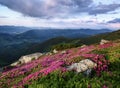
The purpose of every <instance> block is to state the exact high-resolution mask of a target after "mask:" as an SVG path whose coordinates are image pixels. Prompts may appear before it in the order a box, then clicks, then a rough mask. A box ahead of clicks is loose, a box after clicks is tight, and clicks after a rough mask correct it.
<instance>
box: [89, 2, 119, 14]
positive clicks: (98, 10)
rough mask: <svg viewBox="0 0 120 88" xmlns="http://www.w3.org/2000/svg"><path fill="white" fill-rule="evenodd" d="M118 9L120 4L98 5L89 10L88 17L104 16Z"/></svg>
mask: <svg viewBox="0 0 120 88" xmlns="http://www.w3.org/2000/svg"><path fill="white" fill-rule="evenodd" d="M118 8H120V4H109V5H103V4H100V5H98V6H95V7H92V8H91V9H90V10H89V14H90V15H97V14H104V13H107V12H111V11H115V10H116V9H118Z"/></svg>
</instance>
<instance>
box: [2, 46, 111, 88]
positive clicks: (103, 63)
mask: <svg viewBox="0 0 120 88" xmlns="http://www.w3.org/2000/svg"><path fill="white" fill-rule="evenodd" d="M110 46H111V44H107V45H99V47H102V48H107V47H110ZM95 49H97V48H96V47H95V46H86V47H83V48H73V49H69V50H66V52H64V53H61V52H59V53H57V54H54V55H45V56H43V57H41V58H39V59H36V60H33V61H31V62H29V63H26V64H23V65H21V66H18V67H17V68H14V69H11V70H9V71H6V72H3V73H2V75H1V76H0V79H4V78H5V79H6V81H4V82H3V81H0V86H1V85H2V84H4V83H7V82H8V81H14V78H16V77H18V76H20V75H24V76H25V78H23V79H21V80H20V82H19V83H18V84H15V86H14V88H17V86H18V87H19V86H23V85H24V84H26V83H29V81H30V80H36V79H37V78H39V77H41V76H44V75H48V74H49V73H51V72H53V71H55V70H60V71H63V72H64V71H66V68H65V67H64V66H63V65H70V64H72V63H73V61H74V60H75V58H77V57H81V56H82V57H83V58H91V59H92V60H93V61H94V62H95V63H97V67H95V70H96V73H97V74H100V72H101V71H105V70H108V61H107V60H106V59H105V57H104V55H97V54H88V53H90V52H91V51H92V50H95ZM38 68H39V69H38ZM32 70H34V72H32ZM25 73H27V74H25ZM11 78H13V79H11ZM1 82H2V83H1Z"/></svg>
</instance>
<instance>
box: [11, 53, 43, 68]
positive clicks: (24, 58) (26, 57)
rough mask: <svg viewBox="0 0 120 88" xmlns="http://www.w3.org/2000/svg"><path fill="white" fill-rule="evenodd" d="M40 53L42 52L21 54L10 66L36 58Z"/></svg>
mask: <svg viewBox="0 0 120 88" xmlns="http://www.w3.org/2000/svg"><path fill="white" fill-rule="evenodd" d="M42 55H43V54H42V53H33V54H29V55H25V56H21V57H20V59H19V60H18V61H16V62H14V63H12V64H11V65H10V66H17V65H21V64H24V63H28V62H31V61H32V60H33V59H38V58H39V57H40V56H42Z"/></svg>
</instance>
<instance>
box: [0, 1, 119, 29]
mask: <svg viewBox="0 0 120 88" xmlns="http://www.w3.org/2000/svg"><path fill="white" fill-rule="evenodd" d="M0 25H14V26H26V27H50V28H63V29H65V28H71V29H72V28H75V29H78V28H92V29H102V28H109V29H114V30H117V29H120V0H0Z"/></svg>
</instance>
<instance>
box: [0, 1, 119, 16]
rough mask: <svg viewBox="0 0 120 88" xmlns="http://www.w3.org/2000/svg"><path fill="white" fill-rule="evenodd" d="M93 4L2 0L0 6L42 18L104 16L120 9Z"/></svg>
mask: <svg viewBox="0 0 120 88" xmlns="http://www.w3.org/2000/svg"><path fill="white" fill-rule="evenodd" d="M93 3H94V2H93V0H0V4H1V5H3V6H6V7H8V8H9V9H12V10H14V11H17V12H20V13H22V14H23V15H26V16H31V17H40V18H52V17H67V16H68V15H78V14H80V13H88V14H89V15H96V14H104V13H107V12H110V11H114V10H116V9H118V8H119V7H120V4H109V5H104V4H101V5H97V6H95V5H94V4H93Z"/></svg>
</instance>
